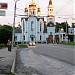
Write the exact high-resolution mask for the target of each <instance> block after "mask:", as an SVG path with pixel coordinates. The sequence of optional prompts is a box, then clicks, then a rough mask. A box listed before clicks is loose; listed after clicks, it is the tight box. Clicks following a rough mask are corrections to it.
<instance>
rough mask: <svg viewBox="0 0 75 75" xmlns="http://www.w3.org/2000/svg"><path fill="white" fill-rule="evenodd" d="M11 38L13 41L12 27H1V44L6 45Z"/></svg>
mask: <svg viewBox="0 0 75 75" xmlns="http://www.w3.org/2000/svg"><path fill="white" fill-rule="evenodd" d="M9 38H10V39H12V27H11V26H8V25H3V26H0V44H1V43H3V44H6V43H7V40H8V39H9Z"/></svg>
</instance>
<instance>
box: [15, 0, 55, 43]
mask: <svg viewBox="0 0 75 75" xmlns="http://www.w3.org/2000/svg"><path fill="white" fill-rule="evenodd" d="M25 13H26V16H25V17H22V18H21V26H22V28H21V30H22V33H20V34H19V33H16V32H15V37H17V39H16V40H15V42H18V41H21V42H24V43H29V42H53V40H54V36H55V16H54V7H53V3H52V0H50V1H49V5H48V15H47V29H46V32H44V31H45V29H44V16H41V10H40V7H39V6H38V7H37V5H36V3H35V2H34V1H33V0H32V2H31V3H30V4H29V8H28V7H27V6H26V8H25ZM19 35H20V36H19ZM19 38H21V40H20V39H19Z"/></svg>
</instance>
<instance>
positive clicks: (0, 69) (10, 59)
mask: <svg viewBox="0 0 75 75" xmlns="http://www.w3.org/2000/svg"><path fill="white" fill-rule="evenodd" d="M16 50H17V48H16V47H15V48H13V49H12V51H11V52H9V51H8V49H7V48H3V49H0V74H6V73H9V72H13V71H14V65H15V58H16Z"/></svg>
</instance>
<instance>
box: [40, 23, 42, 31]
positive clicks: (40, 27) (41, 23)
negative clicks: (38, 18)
mask: <svg viewBox="0 0 75 75" xmlns="http://www.w3.org/2000/svg"><path fill="white" fill-rule="evenodd" d="M41 25H42V23H41V22H40V32H41Z"/></svg>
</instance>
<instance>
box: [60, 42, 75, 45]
mask: <svg viewBox="0 0 75 75" xmlns="http://www.w3.org/2000/svg"><path fill="white" fill-rule="evenodd" d="M59 44H64V45H75V42H59Z"/></svg>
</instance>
